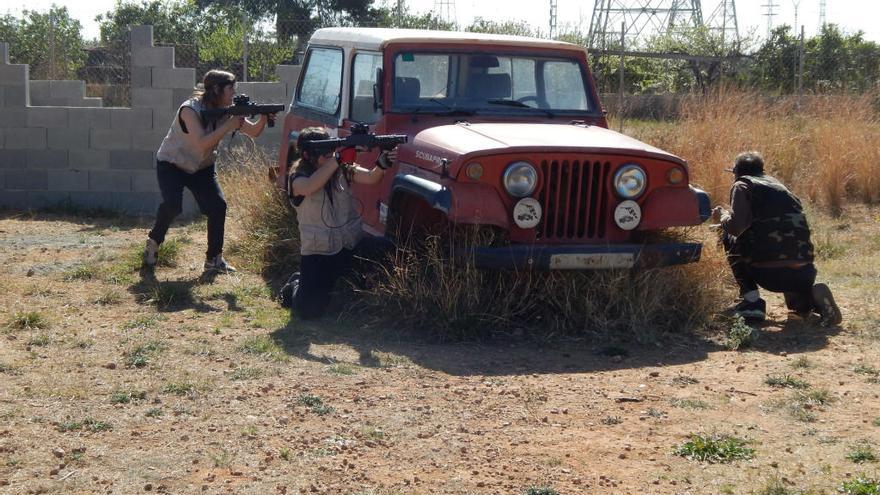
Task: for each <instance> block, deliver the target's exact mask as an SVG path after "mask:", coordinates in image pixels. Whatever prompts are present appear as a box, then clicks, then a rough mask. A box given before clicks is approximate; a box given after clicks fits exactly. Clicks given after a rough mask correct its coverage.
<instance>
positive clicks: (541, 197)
mask: <svg viewBox="0 0 880 495" xmlns="http://www.w3.org/2000/svg"><path fill="white" fill-rule="evenodd" d="M610 169H611V164H610V163H608V162H605V163H602V162H590V161H589V160H583V161H581V160H571V161H569V160H561V161H560V160H552V161H547V160H544V161H542V162H541V174H542V177H543V178H544V180H543V183H542V185H541V189H540V190H539V191H538V195H537V199H538V201H540V202H541V206H542V207H543V209H544V215H543V218H542V220H541V223H539V224H538V227H537V228H536V234H537V237H538V239H542V240H544V241H559V242H565V241H573V240H584V239H602V238H604V237H605V225H606V216H607V212H606V211H605V210H606V209H607V208H606V204H607V203H608V188H606V187H605V184H607V183H608V171H609V170H610Z"/></svg>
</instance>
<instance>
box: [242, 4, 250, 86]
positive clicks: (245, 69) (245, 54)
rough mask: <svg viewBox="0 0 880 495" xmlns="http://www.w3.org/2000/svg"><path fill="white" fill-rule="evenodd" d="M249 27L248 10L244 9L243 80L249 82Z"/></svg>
mask: <svg viewBox="0 0 880 495" xmlns="http://www.w3.org/2000/svg"><path fill="white" fill-rule="evenodd" d="M249 27H250V26H249V23H248V15H247V12H244V11H242V13H241V32H242V37H243V39H242V42H243V49H242V51H243V57H242V65H243V66H244V67H243V69H242V70H243V72H244V73H243V74H242V76H241V80H242V81H243V82H247V80H248V28H249Z"/></svg>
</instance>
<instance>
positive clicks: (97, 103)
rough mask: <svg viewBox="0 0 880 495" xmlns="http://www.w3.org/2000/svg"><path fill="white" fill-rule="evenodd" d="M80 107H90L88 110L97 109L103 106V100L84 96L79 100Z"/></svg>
mask: <svg viewBox="0 0 880 495" xmlns="http://www.w3.org/2000/svg"><path fill="white" fill-rule="evenodd" d="M77 106H80V107H90V108H98V107H103V106H104V100H102V99H101V98H100V97H97V96H86V97H85V98H83V99H82V100H79V105H77Z"/></svg>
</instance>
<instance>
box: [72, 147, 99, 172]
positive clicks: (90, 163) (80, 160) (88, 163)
mask: <svg viewBox="0 0 880 495" xmlns="http://www.w3.org/2000/svg"><path fill="white" fill-rule="evenodd" d="M67 161H68V164H69V165H70V167H71V168H77V169H89V170H101V169H108V168H110V152H109V151H107V150H86V149H82V150H70V151H68V153H67Z"/></svg>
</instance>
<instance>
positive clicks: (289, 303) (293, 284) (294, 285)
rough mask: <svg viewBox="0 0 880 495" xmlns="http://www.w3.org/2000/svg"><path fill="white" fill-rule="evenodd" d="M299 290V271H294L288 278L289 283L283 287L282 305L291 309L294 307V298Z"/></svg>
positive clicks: (281, 292)
mask: <svg viewBox="0 0 880 495" xmlns="http://www.w3.org/2000/svg"><path fill="white" fill-rule="evenodd" d="M297 290H299V272H296V273H294V274H293V275H291V276H290V278H289V279H287V283H286V284H284V286H283V287H281V291H280V295H281V307H282V308H287V309H290V308H292V307H293V298H294V297H296V292H297Z"/></svg>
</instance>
